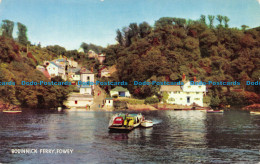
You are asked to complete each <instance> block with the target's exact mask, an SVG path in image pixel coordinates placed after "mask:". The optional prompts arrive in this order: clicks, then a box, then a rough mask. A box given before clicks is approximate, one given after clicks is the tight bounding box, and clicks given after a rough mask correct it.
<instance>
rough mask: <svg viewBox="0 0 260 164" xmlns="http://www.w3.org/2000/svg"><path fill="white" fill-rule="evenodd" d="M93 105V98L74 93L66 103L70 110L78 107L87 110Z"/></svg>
mask: <svg viewBox="0 0 260 164" xmlns="http://www.w3.org/2000/svg"><path fill="white" fill-rule="evenodd" d="M92 104H93V96H92V95H86V94H78V93H73V94H71V95H69V97H68V99H67V101H66V102H65V103H64V105H66V106H67V107H68V108H73V107H78V108H86V107H88V106H90V105H92Z"/></svg>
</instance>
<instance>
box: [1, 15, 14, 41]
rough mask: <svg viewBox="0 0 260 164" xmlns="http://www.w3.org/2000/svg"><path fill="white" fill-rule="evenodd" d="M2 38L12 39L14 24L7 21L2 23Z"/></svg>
mask: <svg viewBox="0 0 260 164" xmlns="http://www.w3.org/2000/svg"><path fill="white" fill-rule="evenodd" d="M2 22H3V23H2V30H3V36H6V37H9V38H13V29H14V22H13V21H10V20H8V19H5V20H3V21H2Z"/></svg>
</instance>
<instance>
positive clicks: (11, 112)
mask: <svg viewBox="0 0 260 164" xmlns="http://www.w3.org/2000/svg"><path fill="white" fill-rule="evenodd" d="M3 113H8V114H17V113H22V111H3Z"/></svg>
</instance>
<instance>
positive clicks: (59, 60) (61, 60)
mask: <svg viewBox="0 0 260 164" xmlns="http://www.w3.org/2000/svg"><path fill="white" fill-rule="evenodd" d="M53 61H58V62H67V61H66V59H64V58H62V59H56V60H53Z"/></svg>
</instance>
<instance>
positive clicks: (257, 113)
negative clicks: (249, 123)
mask: <svg viewBox="0 0 260 164" xmlns="http://www.w3.org/2000/svg"><path fill="white" fill-rule="evenodd" d="M250 114H256V115H260V112H254V111H250Z"/></svg>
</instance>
